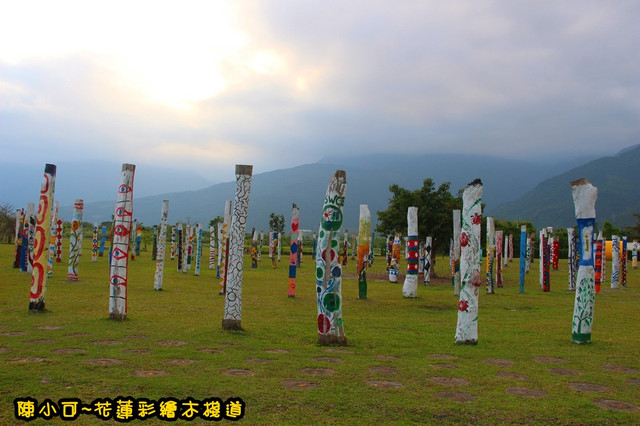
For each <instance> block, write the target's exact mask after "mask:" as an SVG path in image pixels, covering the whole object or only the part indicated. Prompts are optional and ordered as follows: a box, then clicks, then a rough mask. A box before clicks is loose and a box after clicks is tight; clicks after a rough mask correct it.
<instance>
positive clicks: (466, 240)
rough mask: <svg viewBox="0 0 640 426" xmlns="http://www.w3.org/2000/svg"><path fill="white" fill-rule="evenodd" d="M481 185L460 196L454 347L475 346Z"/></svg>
mask: <svg viewBox="0 0 640 426" xmlns="http://www.w3.org/2000/svg"><path fill="white" fill-rule="evenodd" d="M481 200H482V181H481V180H480V179H476V180H474V181H473V182H471V183H469V184H468V185H467V187H466V188H465V189H464V192H463V193H462V229H461V232H460V251H461V253H460V274H461V276H462V286H461V288H460V301H459V302H458V324H457V327H456V337H455V338H456V344H471V345H475V344H477V343H478V294H479V288H480V286H481V285H482V278H481V275H480V224H481V223H482V208H481Z"/></svg>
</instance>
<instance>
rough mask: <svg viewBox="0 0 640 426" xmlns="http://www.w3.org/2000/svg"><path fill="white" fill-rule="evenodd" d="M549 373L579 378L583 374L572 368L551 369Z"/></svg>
mask: <svg viewBox="0 0 640 426" xmlns="http://www.w3.org/2000/svg"><path fill="white" fill-rule="evenodd" d="M549 371H550V372H552V373H553V374H559V375H561V376H579V375H580V374H582V373H581V372H579V371H577V370H572V369H570V368H550V369H549Z"/></svg>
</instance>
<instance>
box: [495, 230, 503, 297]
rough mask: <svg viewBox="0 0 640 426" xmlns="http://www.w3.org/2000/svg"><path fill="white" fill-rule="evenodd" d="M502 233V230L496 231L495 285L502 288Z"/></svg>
mask: <svg viewBox="0 0 640 426" xmlns="http://www.w3.org/2000/svg"><path fill="white" fill-rule="evenodd" d="M502 234H504V231H496V262H495V263H496V286H497V287H498V288H502V287H503V285H504V283H503V282H502V265H503V262H502V259H503V257H504V247H503V246H502V242H503V241H504V240H503V239H502Z"/></svg>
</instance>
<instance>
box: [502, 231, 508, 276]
mask: <svg viewBox="0 0 640 426" xmlns="http://www.w3.org/2000/svg"><path fill="white" fill-rule="evenodd" d="M507 266H509V236H508V235H507V234H504V245H503V246H502V267H503V268H506V267H507Z"/></svg>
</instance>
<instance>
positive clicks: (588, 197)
mask: <svg viewBox="0 0 640 426" xmlns="http://www.w3.org/2000/svg"><path fill="white" fill-rule="evenodd" d="M571 193H572V195H573V204H574V206H575V212H576V220H577V221H578V232H577V234H578V238H579V241H580V242H579V243H578V244H577V247H578V249H579V250H580V264H579V266H578V274H577V279H576V281H577V284H576V297H575V303H574V307H573V324H572V329H571V339H572V340H573V341H574V342H575V343H589V342H591V328H592V326H593V308H594V303H595V283H594V275H595V272H594V258H593V247H592V245H591V244H592V242H593V237H594V235H593V230H594V226H595V222H596V200H597V199H598V188H596V187H595V186H593V185H592V184H591V183H589V180H588V179H586V178H582V179H578V180H575V181H573V182H571Z"/></svg>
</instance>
